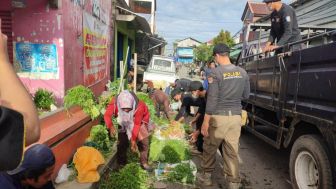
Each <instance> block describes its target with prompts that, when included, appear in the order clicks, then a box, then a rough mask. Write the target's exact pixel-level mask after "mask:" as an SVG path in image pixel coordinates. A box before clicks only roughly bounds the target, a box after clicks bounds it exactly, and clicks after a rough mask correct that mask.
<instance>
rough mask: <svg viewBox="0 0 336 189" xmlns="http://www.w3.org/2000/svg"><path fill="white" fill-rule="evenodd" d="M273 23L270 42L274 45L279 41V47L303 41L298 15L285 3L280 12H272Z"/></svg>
mask: <svg viewBox="0 0 336 189" xmlns="http://www.w3.org/2000/svg"><path fill="white" fill-rule="evenodd" d="M271 22H272V26H271V33H270V37H269V39H268V41H269V42H271V43H274V42H275V40H277V45H278V46H283V45H285V44H288V43H292V42H295V41H299V40H301V35H300V30H299V27H298V22H297V18H296V14H295V11H294V9H293V8H292V7H290V6H288V5H286V4H284V3H283V4H282V7H281V9H280V10H279V12H278V11H273V12H272V14H271Z"/></svg>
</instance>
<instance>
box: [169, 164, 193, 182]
mask: <svg viewBox="0 0 336 189" xmlns="http://www.w3.org/2000/svg"><path fill="white" fill-rule="evenodd" d="M167 180H168V181H170V182H181V183H184V184H186V183H188V184H192V183H194V181H195V177H194V175H193V169H192V167H191V166H190V164H189V163H181V164H179V165H177V166H176V167H174V168H173V169H172V170H171V172H169V173H168V176H167Z"/></svg>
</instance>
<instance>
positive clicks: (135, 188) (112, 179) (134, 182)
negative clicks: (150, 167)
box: [99, 163, 150, 189]
mask: <svg viewBox="0 0 336 189" xmlns="http://www.w3.org/2000/svg"><path fill="white" fill-rule="evenodd" d="M148 178H149V177H148V173H147V172H146V171H145V170H143V169H142V168H141V167H140V166H139V165H137V164H136V163H130V164H127V165H126V166H125V167H124V168H122V169H121V170H120V171H119V172H112V173H111V174H110V175H109V176H108V177H107V178H106V180H103V181H102V182H101V183H100V186H99V188H100V189H148V188H150V183H149V181H148Z"/></svg>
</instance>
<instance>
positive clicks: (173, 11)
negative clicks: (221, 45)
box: [156, 0, 288, 51]
mask: <svg viewBox="0 0 336 189" xmlns="http://www.w3.org/2000/svg"><path fill="white" fill-rule="evenodd" d="M255 1H256V2H261V1H262V0H255ZM156 2H157V12H156V29H157V33H158V34H159V35H160V36H162V37H163V38H164V39H165V40H166V41H167V42H168V45H167V46H166V49H167V50H168V51H172V43H173V42H174V41H175V40H179V39H184V38H187V37H192V38H194V39H196V40H199V41H201V42H206V41H209V40H211V39H212V38H213V37H215V36H216V35H217V34H218V33H219V32H220V30H221V29H224V30H228V31H230V32H231V35H234V34H236V33H237V32H238V31H239V30H240V29H241V28H242V22H241V16H242V14H243V11H244V8H245V5H246V2H247V1H246V0H157V1H156ZM284 2H288V0H287V1H286V0H285V1H284Z"/></svg>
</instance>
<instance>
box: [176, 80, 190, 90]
mask: <svg viewBox="0 0 336 189" xmlns="http://www.w3.org/2000/svg"><path fill="white" fill-rule="evenodd" d="M190 83H191V80H190V79H186V78H181V79H176V80H175V82H174V84H173V87H174V89H180V90H182V91H183V92H189V91H190V90H189V87H190Z"/></svg>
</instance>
